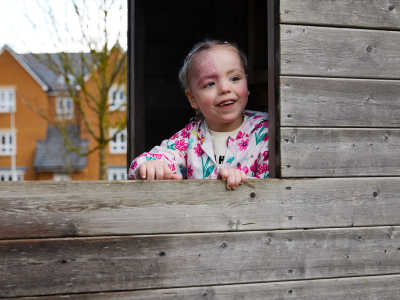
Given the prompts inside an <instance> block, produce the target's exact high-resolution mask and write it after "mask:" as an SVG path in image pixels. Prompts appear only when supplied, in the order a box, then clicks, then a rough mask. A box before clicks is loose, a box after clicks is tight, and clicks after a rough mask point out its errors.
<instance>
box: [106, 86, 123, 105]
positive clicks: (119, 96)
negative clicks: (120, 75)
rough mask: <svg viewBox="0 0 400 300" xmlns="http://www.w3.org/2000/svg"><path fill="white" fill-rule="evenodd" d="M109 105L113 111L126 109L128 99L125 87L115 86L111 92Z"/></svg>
mask: <svg viewBox="0 0 400 300" xmlns="http://www.w3.org/2000/svg"><path fill="white" fill-rule="evenodd" d="M108 104H109V109H110V110H111V111H114V110H120V111H124V110H125V109H126V97H125V86H124V85H113V86H112V87H111V89H110V91H109V95H108Z"/></svg>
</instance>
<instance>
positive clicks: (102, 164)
mask: <svg viewBox="0 0 400 300" xmlns="http://www.w3.org/2000/svg"><path fill="white" fill-rule="evenodd" d="M99 179H100V180H106V179H107V178H106V148H105V147H100V148H99Z"/></svg>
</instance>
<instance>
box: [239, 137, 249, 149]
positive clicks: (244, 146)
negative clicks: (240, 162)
mask: <svg viewBox="0 0 400 300" xmlns="http://www.w3.org/2000/svg"><path fill="white" fill-rule="evenodd" d="M248 146H249V139H245V140H242V141H241V142H240V143H239V148H240V151H244V150H246V149H247V147H248Z"/></svg>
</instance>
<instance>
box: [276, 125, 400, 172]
mask: <svg viewBox="0 0 400 300" xmlns="http://www.w3.org/2000/svg"><path fill="white" fill-rule="evenodd" d="M281 136H282V141H281V148H282V176H284V177H320V176H321V177H330V176H398V175H400V155H399V152H400V129H368V128H367V129H366V128H360V129H357V128H342V129H341V128H282V129H281Z"/></svg>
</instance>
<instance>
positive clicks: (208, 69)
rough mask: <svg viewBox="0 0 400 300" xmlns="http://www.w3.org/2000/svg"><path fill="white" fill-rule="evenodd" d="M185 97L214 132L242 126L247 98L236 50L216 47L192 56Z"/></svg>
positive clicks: (245, 80)
mask: <svg viewBox="0 0 400 300" xmlns="http://www.w3.org/2000/svg"><path fill="white" fill-rule="evenodd" d="M185 93H186V96H187V98H188V100H189V102H190V105H191V106H192V107H193V108H194V109H200V111H201V113H202V114H203V116H204V118H205V120H206V122H207V125H208V127H209V128H210V129H211V130H214V131H233V130H235V129H236V128H238V127H239V126H240V125H241V124H242V121H243V119H242V112H243V110H244V108H245V106H246V104H247V97H248V95H249V92H248V89H247V77H246V73H245V71H244V69H243V66H242V63H241V60H240V57H239V54H238V52H237V51H236V49H234V48H232V47H231V46H229V45H218V46H214V47H213V48H210V49H206V50H203V51H201V52H199V53H197V54H195V56H194V57H193V60H192V63H191V66H190V70H189V89H188V90H186V92H185Z"/></svg>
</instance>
